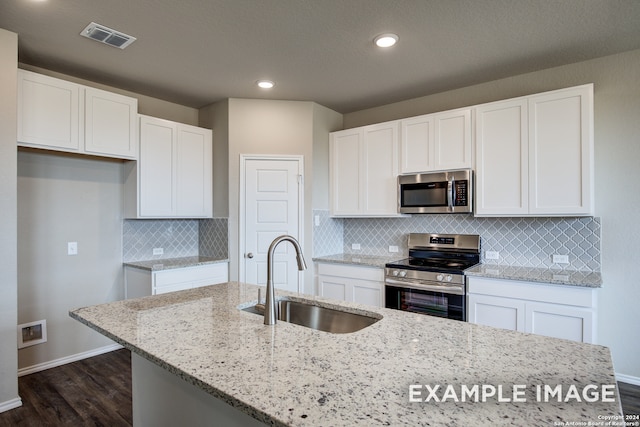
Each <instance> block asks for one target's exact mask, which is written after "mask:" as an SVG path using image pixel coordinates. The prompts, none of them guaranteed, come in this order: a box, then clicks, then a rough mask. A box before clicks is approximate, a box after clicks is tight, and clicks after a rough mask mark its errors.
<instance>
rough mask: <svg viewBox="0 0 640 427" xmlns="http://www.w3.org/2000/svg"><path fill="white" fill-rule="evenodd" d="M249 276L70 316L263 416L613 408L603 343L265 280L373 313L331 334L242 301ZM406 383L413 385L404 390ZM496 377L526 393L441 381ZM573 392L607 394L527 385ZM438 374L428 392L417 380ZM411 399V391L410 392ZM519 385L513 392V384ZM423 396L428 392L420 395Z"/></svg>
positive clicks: (294, 421)
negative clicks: (481, 394) (541, 393)
mask: <svg viewBox="0 0 640 427" xmlns="http://www.w3.org/2000/svg"><path fill="white" fill-rule="evenodd" d="M258 288H259V287H258V286H254V285H249V284H244V283H237V282H230V283H225V284H220V285H214V286H207V287H203V288H197V289H191V290H186V291H180V292H174V293H169V294H164V295H157V296H152V297H144V298H139V299H135V300H126V301H117V302H113V303H108V304H103V305H98V306H92V307H86V308H80V309H77V310H74V311H72V312H70V315H71V317H73V318H75V319H77V320H78V321H80V322H82V323H84V324H86V325H88V326H89V327H91V328H93V329H95V330H97V331H98V332H100V333H102V334H104V335H106V336H107V337H109V338H111V339H113V340H114V341H116V342H118V343H119V344H121V345H123V346H124V347H126V348H128V349H129V350H131V351H132V352H135V353H136V354H138V355H140V356H141V357H143V358H145V359H147V360H149V361H151V362H153V363H155V364H157V365H159V366H160V367H162V368H164V369H166V370H167V371H169V372H172V373H173V374H175V375H177V376H179V377H181V378H183V379H184V380H185V381H187V382H189V383H191V384H194V385H195V386H196V387H199V388H200V389H202V390H204V391H206V392H207V393H209V394H211V395H212V396H214V397H216V398H219V399H221V400H223V401H225V402H227V403H229V404H230V405H232V406H234V407H236V408H238V409H240V410H241V411H243V412H245V413H247V414H249V415H250V416H252V417H253V418H255V419H257V420H260V421H263V422H265V423H267V424H272V425H282V426H285V425H293V426H316V425H367V426H371V425H426V424H431V425H480V424H485V425H553V423H554V421H564V422H577V421H580V422H588V421H592V422H597V421H600V420H602V418H601V417H611V416H619V415H621V414H622V412H621V408H620V402H619V395H618V393H617V389H616V388H615V387H616V386H615V384H616V381H615V376H614V370H613V366H612V362H611V355H610V352H609V349H608V348H606V347H602V346H597V345H590V344H582V343H577V342H573V341H566V340H560V339H555V338H546V337H542V336H537V335H531V334H524V333H520V332H513V331H506V330H500V329H494V328H491V327H486V326H480V325H474V324H470V323H466V322H459V321H455V320H448V319H441V318H437V317H431V316H424V315H420V314H415V313H409V312H402V311H397V310H391V309H384V308H375V307H368V306H363V305H359V304H353V303H345V302H337V301H333V300H326V299H321V298H316V297H311V296H307V295H303V296H298V295H297V294H296V295H294V294H290V293H286V292H284V291H276V294H277V296H278V297H283V296H288V297H289V298H291V299H296V298H300V297H302V298H304V299H306V300H312V301H314V302H315V303H316V304H318V305H325V306H326V305H329V306H332V305H333V306H335V305H339V306H340V307H342V309H344V310H347V311H355V312H358V311H363V310H365V311H369V312H373V313H375V314H376V315H378V316H382V317H383V318H382V319H381V320H380V321H378V322H376V323H375V324H373V325H371V326H369V327H367V328H365V329H362V330H360V331H358V332H355V333H351V334H330V333H326V332H321V331H315V330H312V329H309V328H305V327H302V326H298V325H294V324H289V323H286V322H278V323H277V324H276V325H275V326H265V325H263V323H262V320H263V319H262V317H261V316H258V315H255V314H252V313H247V312H244V311H241V310H239V309H238V307H244V306H248V305H251V304H253V303H255V301H256V299H257V290H258ZM410 385H414V388H413V390H414V393H416V390H417V393H421V394H413V395H411V396H410V391H409V390H410ZM463 385H464V386H466V387H468V388H471V387H473V386H474V385H478V386H479V387H483V385H488V386H493V387H495V388H498V387H501V388H503V393H502V397H503V398H508V399H511V397H512V395H513V391H512V390H515V389H516V387H520V386H522V387H524V389H525V390H526V395H525V396H524V398H525V400H526V402H514V401H499V399H498V396H497V395H496V396H494V397H489V398H488V399H487V400H486V402H483V401H478V402H476V401H468V400H472V399H471V398H467V401H466V402H461V401H460V402H455V401H453V398H452V397H451V396H450V395H449V398H447V399H443V398H444V397H445V395H443V392H444V390H445V389H446V388H447V387H449V388H451V389H453V390H454V391H455V390H457V395H458V397H460V395H461V394H460V391H461V387H462V386H463ZM545 385H548V386H550V387H553V388H556V387H557V386H560V388H561V389H562V399H561V400H564V399H565V396H566V395H567V393H568V392H570V390H571V389H572V388H573V389H577V390H578V391H579V392H580V393H581V394H580V398H582V396H583V395H582V392H583V391H584V390H586V389H587V386H590V385H593V386H594V387H598V388H600V387H601V386H607V387H613V390H614V399H613V400H614V401H613V402H607V401H602V399H598V400H596V401H592V402H585V401H584V399H580V400H581V401H577V400H576V399H575V397H572V398H569V399H568V401H567V402H564V401H562V402H558V401H557V397H556V398H551V399H547V400H549V401H546V402H545V401H544V400H542V401H540V399H539V398H538V397H536V394H535V390H536V387H537V386H541V387H544V386H545ZM426 386H429V387H430V388H431V389H434V388H435V387H436V386H439V387H440V388H439V390H440V391H439V392H438V393H436V395H437V396H438V397H439V398H441V399H442V400H446V401H444V402H443V401H441V402H437V401H435V400H434V399H433V398H430V399H427V397H428V396H429V392H428V390H427V387H426ZM411 397H412V398H413V400H418V402H411V401H410V398H411ZM521 397H522V396H521ZM425 400H427V401H425Z"/></svg>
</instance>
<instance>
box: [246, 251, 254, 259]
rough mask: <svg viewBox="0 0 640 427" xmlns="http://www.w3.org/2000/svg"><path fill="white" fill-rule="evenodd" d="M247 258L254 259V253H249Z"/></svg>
mask: <svg viewBox="0 0 640 427" xmlns="http://www.w3.org/2000/svg"><path fill="white" fill-rule="evenodd" d="M245 256H246V257H247V258H253V253H252V252H249V253H248V254H246V255H245Z"/></svg>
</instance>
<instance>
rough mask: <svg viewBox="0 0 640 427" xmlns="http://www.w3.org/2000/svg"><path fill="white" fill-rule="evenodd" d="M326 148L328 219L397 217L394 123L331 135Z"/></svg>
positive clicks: (396, 149)
mask: <svg viewBox="0 0 640 427" xmlns="http://www.w3.org/2000/svg"><path fill="white" fill-rule="evenodd" d="M329 147H330V180H331V184H330V191H331V196H330V200H331V215H332V216H343V217H366V216H379V217H392V216H399V214H398V189H397V179H398V122H389V123H380V124H377V125H370V126H363V127H360V128H355V129H348V130H344V131H340V132H333V133H332V134H331V139H330V145H329Z"/></svg>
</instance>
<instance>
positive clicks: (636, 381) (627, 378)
mask: <svg viewBox="0 0 640 427" xmlns="http://www.w3.org/2000/svg"><path fill="white" fill-rule="evenodd" d="M616 381H621V382H623V383H627V384H633V385H640V378H638V377H632V376H631V375H625V374H616Z"/></svg>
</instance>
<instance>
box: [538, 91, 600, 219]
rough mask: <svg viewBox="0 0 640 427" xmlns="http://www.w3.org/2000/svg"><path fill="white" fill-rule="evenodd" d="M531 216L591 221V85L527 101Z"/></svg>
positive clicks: (539, 96)
mask: <svg viewBox="0 0 640 427" xmlns="http://www.w3.org/2000/svg"><path fill="white" fill-rule="evenodd" d="M529 212H530V213H531V214H534V215H547V214H553V215H593V85H584V86H579V87H575V88H569V89H563V90H559V91H554V92H551V93H545V94H540V95H536V96H532V97H530V98H529Z"/></svg>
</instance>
